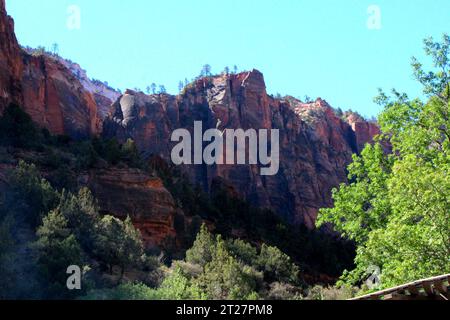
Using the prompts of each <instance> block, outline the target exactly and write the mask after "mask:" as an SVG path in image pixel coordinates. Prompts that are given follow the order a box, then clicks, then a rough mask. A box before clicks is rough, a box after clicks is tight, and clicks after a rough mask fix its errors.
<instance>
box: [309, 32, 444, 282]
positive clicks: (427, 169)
mask: <svg viewBox="0 0 450 320" xmlns="http://www.w3.org/2000/svg"><path fill="white" fill-rule="evenodd" d="M449 47H450V39H449V37H448V36H447V35H444V37H443V41H442V42H441V43H439V42H434V40H433V39H427V40H425V53H426V54H427V55H428V56H431V58H432V61H433V65H434V67H435V69H436V70H437V71H429V72H425V71H423V69H422V64H420V63H419V62H418V61H417V59H413V62H412V66H413V69H414V74H415V77H416V79H417V80H418V81H419V82H420V83H421V84H422V85H423V86H424V93H425V94H427V95H428V100H427V101H426V102H422V101H421V100H419V99H414V100H410V99H409V98H408V96H407V95H406V94H401V93H399V92H397V91H395V90H393V94H394V98H391V97H388V96H387V95H386V94H384V93H383V92H382V91H380V95H379V96H378V97H377V98H376V101H377V102H378V103H380V104H381V105H383V106H384V111H383V112H382V114H381V115H380V116H379V124H380V126H381V129H382V132H383V134H382V136H381V137H380V139H379V140H380V143H383V144H384V145H386V144H389V145H390V146H391V148H392V150H393V153H392V154H390V155H386V154H385V153H384V152H383V148H382V147H381V144H377V145H375V146H366V148H365V150H364V151H363V152H362V154H361V156H358V157H355V158H354V163H353V164H352V165H351V166H350V167H349V172H350V176H349V178H350V184H348V185H342V186H341V187H340V189H339V190H335V191H334V193H333V198H334V202H335V204H334V208H332V209H323V210H321V211H320V214H319V219H318V224H319V225H321V224H324V223H327V222H330V223H332V224H333V225H334V226H335V228H336V229H337V230H338V231H340V232H342V233H343V234H344V235H345V236H347V237H348V238H350V239H353V240H355V241H356V243H357V245H358V248H357V256H356V258H355V263H356V269H355V270H353V271H351V272H345V273H344V275H343V277H342V280H343V282H344V283H346V284H360V283H361V281H363V280H364V279H365V278H366V277H367V275H366V270H367V269H368V267H369V266H372V265H375V266H378V267H380V268H381V270H382V275H381V285H382V287H389V286H394V285H398V284H402V283H404V282H409V281H413V280H417V279H419V278H425V277H430V276H435V275H438V274H444V273H449V272H450V259H449V257H450V178H449V177H450V156H449V147H450V131H449V130H450V129H449V128H450V87H449V79H450V74H449V72H450V60H449ZM386 142H387V143H386Z"/></svg>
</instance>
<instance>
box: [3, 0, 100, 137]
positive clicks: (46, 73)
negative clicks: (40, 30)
mask: <svg viewBox="0 0 450 320" xmlns="http://www.w3.org/2000/svg"><path fill="white" fill-rule="evenodd" d="M10 103H15V104H18V105H19V106H21V107H23V108H24V110H25V111H26V112H28V113H29V114H30V115H31V117H32V118H33V120H34V121H35V122H37V123H38V124H39V125H41V126H43V127H46V128H48V129H49V130H50V131H51V132H52V133H55V134H66V135H69V136H72V137H74V138H84V137H88V136H91V135H93V134H98V132H99V128H100V121H99V120H98V117H97V105H96V102H95V100H94V98H93V96H92V94H90V93H89V92H87V91H86V90H85V89H84V87H83V85H82V84H81V83H80V81H78V79H76V77H74V75H73V74H72V73H71V72H70V71H69V70H68V69H67V68H66V67H65V66H64V65H62V64H61V63H60V62H58V61H57V60H56V59H53V58H52V57H49V56H47V55H40V56H33V55H29V54H28V53H26V52H25V51H23V50H22V49H21V48H20V46H19V44H18V42H17V39H16V36H15V34H14V22H13V20H12V18H11V17H9V16H8V15H7V13H6V9H5V0H0V112H2V110H3V109H4V108H5V107H6V106H7V105H8V104H10Z"/></svg>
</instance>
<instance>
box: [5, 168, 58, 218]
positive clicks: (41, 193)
mask: <svg viewBox="0 0 450 320" xmlns="http://www.w3.org/2000/svg"><path fill="white" fill-rule="evenodd" d="M8 182H9V186H10V188H9V190H8V192H7V194H6V199H5V207H6V210H8V211H10V212H15V214H16V215H18V216H20V219H21V220H23V219H24V220H25V221H26V222H27V223H29V224H30V225H31V226H32V227H37V226H38V225H40V223H41V221H42V218H43V217H44V216H45V215H46V214H47V213H48V212H49V211H50V210H52V209H53V208H55V207H56V204H57V203H58V200H59V194H58V193H57V192H56V191H55V190H54V189H53V188H52V187H51V186H50V184H49V183H48V181H46V180H45V179H42V177H41V175H40V173H39V171H38V170H37V168H36V166H35V165H34V164H27V163H25V162H24V161H22V160H21V161H20V162H19V165H18V166H17V168H15V169H14V170H12V171H11V172H10V174H9V177H8Z"/></svg>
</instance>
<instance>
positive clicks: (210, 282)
mask: <svg viewBox="0 0 450 320" xmlns="http://www.w3.org/2000/svg"><path fill="white" fill-rule="evenodd" d="M172 269H173V271H172V273H171V276H173V277H174V279H171V280H167V279H166V280H167V281H165V282H164V285H163V288H164V289H165V290H169V291H170V292H172V294H171V295H169V296H167V295H166V296H165V297H175V298H180V299H203V298H207V299H250V300H253V299H259V298H260V297H263V296H267V291H268V290H269V284H270V283H272V282H278V283H282V284H281V286H283V285H286V286H287V284H286V283H287V282H289V283H292V284H295V285H297V284H299V282H300V281H299V278H298V276H299V268H298V267H297V266H296V265H294V264H293V263H292V261H291V260H290V258H289V257H288V256H287V255H285V254H283V253H282V252H281V251H280V250H278V249H277V248H275V247H269V246H267V245H263V246H262V247H261V250H258V249H257V248H255V247H253V246H252V245H250V244H249V243H246V242H244V241H242V240H228V241H224V240H223V239H222V237H221V236H217V237H215V238H214V237H213V236H212V235H211V233H210V232H209V231H208V230H207V228H206V226H205V225H203V226H202V227H201V230H200V232H199V234H198V235H197V239H196V240H195V242H194V245H193V246H192V248H191V249H189V250H188V251H187V255H186V262H176V263H174V265H173V267H172ZM168 279H169V278H168ZM290 288H295V287H294V286H291V287H290ZM298 291H299V289H298V288H297V290H295V289H293V290H291V292H292V296H294V295H296V294H297V293H298ZM294 292H295V293H294Z"/></svg>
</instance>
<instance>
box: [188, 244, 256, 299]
mask: <svg viewBox="0 0 450 320" xmlns="http://www.w3.org/2000/svg"><path fill="white" fill-rule="evenodd" d="M261 280H262V275H261V274H258V272H256V271H255V270H254V269H252V268H251V267H249V266H246V265H243V264H241V263H239V262H238V261H237V260H236V259H235V258H234V257H233V256H232V255H231V254H230V253H229V252H228V250H227V249H226V245H225V242H224V241H223V240H222V239H221V238H220V237H218V238H217V244H216V246H215V250H214V251H213V255H212V260H211V262H209V263H207V264H206V266H205V271H204V273H203V274H202V275H201V276H200V277H199V278H198V279H196V283H197V285H198V286H199V287H200V288H202V290H203V291H204V292H205V293H206V296H207V297H208V299H214V300H221V299H231V300H243V299H256V298H258V295H257V293H256V292H257V291H258V284H259V282H261Z"/></svg>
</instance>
